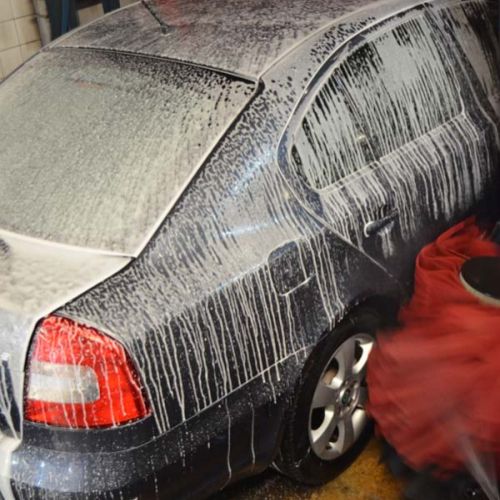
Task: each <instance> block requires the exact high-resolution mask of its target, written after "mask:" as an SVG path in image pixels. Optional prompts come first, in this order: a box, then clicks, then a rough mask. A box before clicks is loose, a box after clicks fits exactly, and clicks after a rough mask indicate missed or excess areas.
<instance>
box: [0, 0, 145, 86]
mask: <svg viewBox="0 0 500 500" xmlns="http://www.w3.org/2000/svg"><path fill="white" fill-rule="evenodd" d="M120 2H121V6H122V7H124V6H125V5H130V4H131V3H135V2H137V0H120ZM103 13H104V12H103V10H102V5H101V3H100V2H98V3H96V4H95V5H90V6H87V7H85V8H82V9H80V10H79V11H78V18H79V21H80V25H84V24H87V23H88V22H90V21H93V20H94V19H96V18H98V17H100V16H102V15H103ZM37 18H38V19H37ZM40 40H43V41H44V43H48V42H49V41H50V23H49V18H48V14H47V7H46V4H45V0H0V81H1V80H2V79H4V78H5V77H6V76H7V75H8V74H9V73H11V72H12V71H14V70H15V69H16V68H17V67H18V66H19V65H21V64H22V63H23V62H24V61H25V60H26V59H28V58H30V57H31V56H32V55H33V54H35V53H36V52H37V51H38V50H39V49H40V47H41V45H42V43H41V41H40Z"/></svg>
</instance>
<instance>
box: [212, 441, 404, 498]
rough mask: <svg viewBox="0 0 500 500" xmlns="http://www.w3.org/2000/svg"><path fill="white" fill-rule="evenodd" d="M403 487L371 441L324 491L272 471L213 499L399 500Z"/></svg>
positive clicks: (324, 487) (374, 442) (322, 488)
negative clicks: (296, 482) (356, 458)
mask: <svg viewBox="0 0 500 500" xmlns="http://www.w3.org/2000/svg"><path fill="white" fill-rule="evenodd" d="M402 491H403V484H402V483H401V482H400V481H398V480H397V479H395V478H394V477H393V476H392V475H391V473H390V472H389V471H388V470H387V468H386V467H385V465H384V464H381V463H380V448H379V443H378V442H377V441H376V440H372V441H371V442H370V444H369V445H368V447H367V448H366V450H365V451H364V452H363V453H362V455H361V456H360V457H359V458H358V460H357V461H356V462H355V463H354V464H353V465H352V466H351V467H350V468H349V469H348V470H347V471H345V472H344V473H343V474H342V475H340V476H339V477H338V478H337V479H335V480H334V481H332V482H331V483H329V484H327V485H325V486H322V487H321V488H307V487H303V486H298V485H296V484H294V483H293V482H291V481H289V480H288V479H286V478H284V477H283V476H281V475H279V474H277V473H276V472H274V471H272V470H269V471H266V472H265V473H263V474H261V475H260V476H257V477H255V478H251V479H247V480H245V481H242V482H240V483H238V484H235V485H234V486H232V487H230V488H228V489H227V490H225V491H224V492H222V493H219V494H218V495H215V496H214V497H213V498H212V500H285V499H286V500H344V499H345V500H400V499H401V498H402Z"/></svg>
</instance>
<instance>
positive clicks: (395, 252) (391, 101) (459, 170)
mask: <svg viewBox="0 0 500 500" xmlns="http://www.w3.org/2000/svg"><path fill="white" fill-rule="evenodd" d="M431 18H432V16H430V15H429V14H428V13H426V12H425V11H424V10H423V9H422V10H420V11H417V12H412V13H409V14H407V15H405V16H400V17H398V18H397V19H393V20H390V21H388V22H386V23H384V24H383V25H380V26H378V27H377V28H375V29H372V30H370V31H366V32H364V33H363V34H362V35H360V36H358V37H357V39H356V40H354V41H353V42H352V43H351V45H350V47H349V48H348V49H345V48H344V50H343V51H342V53H341V54H337V55H336V56H334V58H333V60H331V61H329V62H328V63H327V64H326V65H325V68H324V71H323V75H322V76H321V77H320V78H318V80H317V81H316V83H315V84H314V88H313V89H310V91H309V92H308V95H310V96H311V97H309V98H307V99H306V101H307V102H303V103H302V105H301V106H300V107H299V110H298V113H297V118H296V121H295V124H292V127H295V128H294V130H293V132H292V134H291V140H290V141H289V145H288V164H289V175H292V176H293V177H294V183H295V185H296V186H297V185H300V188H299V192H300V193H301V196H302V197H303V199H304V201H305V203H306V204H307V205H308V206H309V208H311V209H312V210H314V211H315V213H316V215H317V216H318V217H320V218H321V219H322V220H323V222H324V223H325V224H326V225H328V226H329V227H331V228H333V229H334V230H335V231H336V232H337V233H339V234H340V235H341V236H342V237H343V238H345V239H347V240H349V241H350V242H352V243H353V244H354V245H356V246H357V247H358V248H359V249H360V250H361V251H363V252H365V253H366V254H367V255H368V256H369V257H371V258H373V259H375V260H377V261H378V262H380V263H381V264H382V265H383V266H385V267H386V269H387V270H388V271H389V272H391V273H393V274H394V275H396V276H397V277H399V278H401V279H403V280H405V281H406V280H408V279H410V277H411V275H412V270H413V262H414V258H415V256H416V253H417V252H418V250H419V249H420V248H421V247H422V245H424V244H425V243H427V242H428V241H430V240H431V239H432V238H433V237H435V236H437V234H439V232H441V231H442V230H444V229H445V228H446V227H448V226H449V225H451V224H452V223H453V222H454V221H456V220H458V219H460V218H461V217H464V216H465V215H466V214H467V213H468V212H469V211H470V210H471V209H472V207H473V206H474V205H475V203H476V202H477V201H478V199H479V198H480V197H481V195H482V193H483V191H484V189H485V186H486V184H487V182H488V179H489V178H490V174H491V171H492V169H493V164H492V159H491V157H490V156H491V155H490V148H489V147H488V146H489V142H488V141H490V142H491V137H489V136H488V133H487V131H486V130H485V127H484V120H482V119H480V116H479V115H480V113H479V112H478V109H477V104H476V103H475V101H474V98H473V95H472V93H471V88H470V85H469V83H468V81H467V78H466V76H465V74H464V72H463V69H462V68H461V67H460V65H459V64H458V61H457V60H456V58H455V55H454V54H453V50H452V47H451V46H450V43H451V37H450V36H449V35H448V34H446V33H444V32H443V31H442V30H441V29H440V28H439V27H438V25H437V24H435V23H434V21H433V20H432V19H431Z"/></svg>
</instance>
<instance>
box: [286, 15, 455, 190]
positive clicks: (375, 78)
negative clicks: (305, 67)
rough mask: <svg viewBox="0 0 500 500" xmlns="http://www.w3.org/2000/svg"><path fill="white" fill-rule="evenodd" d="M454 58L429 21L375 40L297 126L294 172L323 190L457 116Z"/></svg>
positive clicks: (347, 62) (340, 69)
mask: <svg viewBox="0 0 500 500" xmlns="http://www.w3.org/2000/svg"><path fill="white" fill-rule="evenodd" d="M447 57H448V58H449V50H447V48H446V46H445V45H444V41H442V39H441V38H440V37H439V36H436V32H435V28H434V27H433V26H432V25H431V24H430V23H429V22H428V21H427V20H426V19H425V18H423V17H422V18H419V19H414V20H411V21H408V22H406V23H404V24H402V25H399V26H397V27H395V28H393V29H392V30H390V31H387V32H386V33H384V34H382V35H379V36H376V37H375V38H374V39H373V40H372V41H370V42H368V43H366V44H364V45H362V46H361V47H360V48H359V49H357V50H356V51H355V52H353V53H352V54H351V55H349V56H348V57H347V58H346V59H344V60H343V62H342V63H341V64H340V65H339V66H337V68H336V69H335V70H334V71H333V72H332V74H331V76H330V78H329V79H328V81H327V82H326V83H325V84H324V86H323V87H322V88H321V90H320V91H319V93H318V95H317V96H316V98H315V99H314V101H313V102H312V104H311V106H310V108H309V109H308V111H307V112H306V114H305V116H304V118H303V121H302V123H301V125H300V126H299V128H298V130H297V132H296V134H295V137H294V144H293V146H292V152H291V153H292V154H291V156H292V157H291V163H292V165H293V167H294V170H295V171H296V173H297V174H298V175H300V176H301V177H302V178H303V179H305V180H306V182H307V183H308V184H309V185H310V186H311V187H313V188H315V189H318V190H320V189H324V188H327V187H328V186H331V185H332V184H334V183H335V182H337V181H339V180H340V179H342V178H344V177H346V176H348V175H350V174H352V173H354V172H356V171H358V170H360V169H362V168H363V167H365V166H366V165H368V164H369V163H371V162H372V161H374V160H377V159H378V158H380V157H382V156H385V155H387V154H390V153H391V152H392V151H394V150H396V149H398V148H400V147H401V146H403V145H404V144H407V143H408V142H411V141H413V140H415V139H417V138H419V137H421V136H422V135H424V134H426V133H428V132H430V131H431V130H433V129H435V128H437V127H439V126H440V125H442V124H444V123H446V122H447V121H449V120H451V119H452V118H453V117H455V116H457V115H459V114H460V113H461V111H462V102H461V97H460V92H459V81H458V79H457V75H456V74H455V72H454V69H453V66H452V65H451V64H450V63H449V62H447V59H446V58H447Z"/></svg>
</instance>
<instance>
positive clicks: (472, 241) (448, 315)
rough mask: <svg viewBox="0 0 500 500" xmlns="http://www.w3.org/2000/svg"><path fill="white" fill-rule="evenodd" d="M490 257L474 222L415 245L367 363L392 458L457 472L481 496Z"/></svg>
mask: <svg viewBox="0 0 500 500" xmlns="http://www.w3.org/2000/svg"><path fill="white" fill-rule="evenodd" d="M499 255H500V246H499V245H497V244H495V243H494V242H492V241H491V240H489V239H488V238H487V237H486V235H485V232H484V231H483V230H482V229H480V228H479V226H478V225H477V224H476V221H475V219H474V218H470V219H467V220H466V221H464V222H462V223H460V224H458V225H456V226H454V227H453V228H451V229H450V230H448V231H447V232H445V233H444V234H442V235H441V236H440V237H439V238H438V239H437V240H436V241H435V242H434V243H432V244H430V245H428V246H427V247H425V248H424V249H423V250H422V251H421V252H420V254H419V256H418V258H417V262H416V272H415V293H414V296H413V298H412V300H411V301H410V303H409V304H408V305H407V306H406V307H404V308H403V309H402V311H401V313H400V318H399V319H400V322H401V327H400V328H398V329H397V330H395V331H393V332H389V333H386V334H380V335H379V337H378V343H377V346H376V347H375V348H374V349H373V351H372V355H371V358H370V361H369V366H368V385H369V388H370V389H369V390H370V394H369V397H370V401H369V406H368V408H369V411H370V412H371V414H372V415H373V417H374V418H375V420H376V422H377V427H378V429H379V431H380V433H381V434H382V435H383V436H384V438H385V439H386V440H387V441H388V443H389V444H390V445H391V446H392V447H394V449H395V450H396V451H397V453H398V455H399V456H400V457H401V458H402V460H403V461H404V462H405V463H406V464H407V465H408V466H410V467H411V469H413V470H415V471H432V475H433V476H434V477H438V478H441V479H449V478H451V477H454V476H456V475H458V474H462V473H463V472H464V471H467V472H468V473H469V474H470V475H471V476H472V477H473V478H474V479H475V480H476V481H477V483H478V484H479V485H480V486H481V488H482V490H483V491H484V492H485V494H486V495H487V497H488V498H490V499H493V498H499V497H498V490H497V473H498V472H499V471H500V307H496V306H495V305H492V303H491V301H492V300H494V297H496V296H497V293H498V278H493V274H494V273H497V272H498V269H499V267H498V257H499ZM478 258H479V259H478ZM485 258H486V259H485ZM470 259H472V260H470ZM496 280H497V281H496ZM464 284H466V285H465V286H464ZM471 292H474V293H471ZM478 293H479V294H480V298H478ZM485 299H488V300H485Z"/></svg>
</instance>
